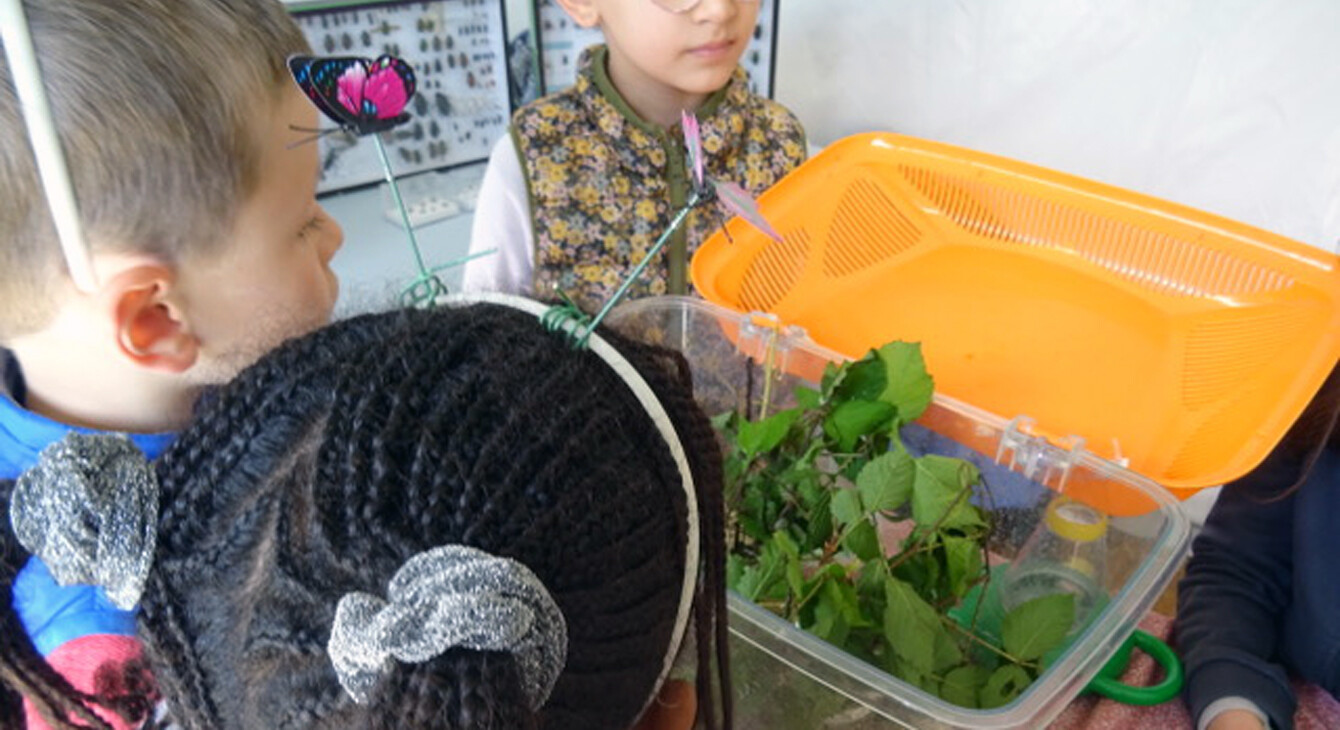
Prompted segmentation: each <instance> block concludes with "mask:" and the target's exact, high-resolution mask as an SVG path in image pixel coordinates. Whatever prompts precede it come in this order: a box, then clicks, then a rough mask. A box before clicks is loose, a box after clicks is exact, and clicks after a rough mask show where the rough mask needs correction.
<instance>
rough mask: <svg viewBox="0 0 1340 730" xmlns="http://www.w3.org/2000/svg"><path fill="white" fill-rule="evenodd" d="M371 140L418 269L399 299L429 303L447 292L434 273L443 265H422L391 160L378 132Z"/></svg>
mask: <svg viewBox="0 0 1340 730" xmlns="http://www.w3.org/2000/svg"><path fill="white" fill-rule="evenodd" d="M372 141H373V142H375V143H376V145H377V157H378V158H379V159H380V160H381V162H382V173H383V174H384V175H385V176H386V184H387V185H390V186H391V199H392V200H393V201H395V207H396V210H398V211H400V221H401V222H402V223H404V224H405V233H406V234H408V235H409V245H410V249H411V250H413V251H414V264H415V266H417V267H418V271H419V275H418V276H417V277H415V279H414V281H412V282H411V283H410V285H409V286H408V287H406V288H405V290H404V291H403V292H401V295H400V298H401V301H402V303H404V304H409V305H427V304H431V303H432V302H433V300H435V299H437V297H439V296H441V295H443V294H446V293H447V286H446V285H445V284H443V283H442V280H441V279H439V278H437V275H436V273H435V272H436V271H438V270H439V269H441V268H444V267H438V269H434V270H433V271H429V270H428V267H427V266H425V265H424V263H423V254H422V253H421V252H420V251H419V239H418V238H416V237H415V236H414V226H413V225H411V224H410V221H409V211H407V210H405V203H404V201H403V200H401V199H400V186H399V185H397V184H396V179H395V173H393V172H392V171H391V160H390V158H389V157H387V155H386V145H384V144H382V138H381V135H380V134H374V135H372ZM467 260H468V258H467ZM448 265H451V264H448Z"/></svg>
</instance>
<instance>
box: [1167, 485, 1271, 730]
mask: <svg viewBox="0 0 1340 730" xmlns="http://www.w3.org/2000/svg"><path fill="white" fill-rule="evenodd" d="M1284 471H1287V470H1284ZM1295 473H1296V472H1295ZM1272 477H1274V478H1272ZM1282 477H1284V475H1282V474H1280V473H1278V472H1273V473H1272V470H1270V469H1265V470H1261V471H1258V472H1256V473H1253V474H1252V475H1249V476H1248V477H1247V478H1245V479H1244V480H1242V481H1240V482H1237V483H1235V484H1230V485H1228V486H1226V487H1225V488H1224V489H1223V490H1222V492H1221V494H1220V495H1219V498H1218V499H1217V500H1216V502H1215V505H1214V507H1213V508H1211V510H1210V514H1209V516H1208V517H1207V518H1206V522H1205V527H1204V529H1203V530H1202V532H1201V533H1200V535H1198V536H1197V537H1196V539H1195V541H1194V542H1193V543H1192V555H1191V559H1190V560H1189V561H1188V563H1187V568H1186V577H1185V578H1183V580H1182V582H1181V583H1180V584H1179V586H1178V596H1177V620H1176V628H1175V641H1176V644H1177V647H1178V650H1179V651H1180V653H1181V655H1182V659H1183V661H1184V662H1185V665H1186V699H1187V704H1188V705H1189V706H1190V710H1191V717H1192V721H1193V722H1198V720H1199V717H1200V714H1201V712H1202V711H1203V710H1204V709H1205V707H1206V706H1207V705H1209V704H1210V703H1211V702H1213V701H1215V700H1217V699H1219V698H1221V697H1228V696H1238V697H1243V698H1245V699H1248V700H1250V701H1252V702H1253V703H1255V704H1256V706H1257V707H1259V708H1260V709H1261V711H1262V712H1264V713H1265V714H1266V715H1267V716H1268V717H1269V718H1270V721H1271V723H1272V725H1273V727H1275V728H1291V727H1292V726H1293V714H1294V708H1295V703H1296V700H1295V698H1294V694H1293V690H1292V689H1291V688H1290V686H1289V679H1288V676H1287V674H1286V672H1285V670H1284V668H1283V666H1281V664H1280V663H1279V640H1280V621H1281V618H1282V616H1283V615H1284V613H1285V610H1286V608H1287V607H1288V605H1289V601H1290V597H1291V595H1292V576H1293V568H1294V566H1293V519H1294V512H1293V510H1294V507H1295V503H1296V501H1297V495H1296V494H1295V495H1291V496H1289V497H1286V498H1283V499H1278V498H1275V499H1273V500H1272V499H1271V497H1270V496H1269V495H1270V494H1271V488H1273V493H1274V495H1276V496H1278V495H1279V494H1280V493H1281V492H1282V491H1283V490H1284V489H1286V488H1287V487H1288V486H1289V483H1290V482H1289V481H1287V480H1284V481H1282V480H1281V478H1282Z"/></svg>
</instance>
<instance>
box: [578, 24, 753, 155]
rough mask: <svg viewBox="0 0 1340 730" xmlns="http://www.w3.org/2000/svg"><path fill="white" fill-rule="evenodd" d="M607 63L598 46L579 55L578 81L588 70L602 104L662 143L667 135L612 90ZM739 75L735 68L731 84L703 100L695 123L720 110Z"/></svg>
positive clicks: (606, 53) (605, 48)
mask: <svg viewBox="0 0 1340 730" xmlns="http://www.w3.org/2000/svg"><path fill="white" fill-rule="evenodd" d="M608 61H609V46H606V45H604V44H603V43H602V44H600V45H598V46H593V47H591V48H588V49H586V50H585V51H583V52H582V57H581V58H580V59H578V61H577V76H578V78H579V79H580V78H581V77H582V76H585V75H586V74H584V73H583V71H586V70H587V69H589V74H590V79H591V83H593V84H595V88H596V90H597V91H598V92H599V93H600V96H601V97H603V98H604V99H605V101H608V102H609V103H610V105H611V106H613V107H614V109H615V110H616V111H618V112H619V114H620V115H621V116H623V118H624V119H625V120H626V121H627V122H628V123H629V124H632V125H633V126H635V127H637V128H638V129H640V130H642V131H643V132H645V133H646V134H649V135H651V136H653V137H657V138H660V139H662V141H663V142H664V141H665V139H666V138H668V137H669V134H668V131H667V130H665V129H662V128H661V126H660V125H658V124H652V123H651V122H648V121H647V120H645V119H643V118H642V117H640V116H638V113H637V112H635V111H633V108H632V107H631V106H629V105H628V101H627V100H625V99H624V98H623V94H620V93H619V90H618V89H616V88H614V82H613V81H611V80H610V74H609V67H608V65H607V64H608ZM743 75H744V72H743V71H742V70H741V69H739V68H736V69H735V73H734V74H732V76H731V81H730V82H728V83H727V84H726V85H725V86H722V87H721V88H720V89H717V90H716V91H714V92H712V93H711V94H710V95H708V97H707V98H706V99H705V100H703V103H702V106H700V107H698V109H697V110H695V111H694V114H696V115H697V116H698V117H699V119H702V118H705V117H710V116H712V115H713V114H716V112H717V108H718V107H720V106H721V102H722V100H723V99H725V98H726V94H727V93H728V92H729V91H730V90H731V87H732V86H734V85H736V84H735V82H736V79H735V77H736V76H743ZM678 128H679V125H675V126H674V127H673V129H676V130H678Z"/></svg>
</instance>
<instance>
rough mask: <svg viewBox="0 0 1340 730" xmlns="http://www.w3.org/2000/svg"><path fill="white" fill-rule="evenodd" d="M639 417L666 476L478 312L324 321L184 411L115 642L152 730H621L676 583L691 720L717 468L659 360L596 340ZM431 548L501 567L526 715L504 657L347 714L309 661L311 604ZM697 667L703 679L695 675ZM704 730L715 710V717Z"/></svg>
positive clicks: (677, 385)
mask: <svg viewBox="0 0 1340 730" xmlns="http://www.w3.org/2000/svg"><path fill="white" fill-rule="evenodd" d="M601 334H602V336H603V337H605V338H606V340H607V341H609V342H611V343H612V344H613V345H614V346H615V348H616V349H617V350H618V351H619V352H620V353H621V354H622V355H623V356H624V357H625V358H626V359H627V360H628V361H629V362H631V363H632V364H633V365H634V367H635V369H636V370H638V372H639V373H640V374H641V375H642V377H643V379H644V380H645V381H646V382H647V384H648V385H649V386H650V387H651V388H652V390H653V391H654V392H655V393H656V395H657V398H658V400H659V401H660V402H661V404H662V406H663V407H664V409H665V410H666V412H667V413H668V414H669V416H670V419H671V421H672V425H673V428H674V430H675V433H676V434H677V436H678V439H679V441H680V442H681V443H682V444H683V447H684V451H685V452H686V456H687V459H688V462H689V465H690V470H691V472H692V477H693V482H694V485H695V490H696V492H695V494H696V500H697V509H698V516H699V526H700V527H699V530H700V533H701V536H702V538H701V539H702V545H703V550H702V556H701V558H700V564H699V565H696V566H686V565H685V563H686V556H687V553H686V539H687V538H686V522H687V519H688V514H689V513H688V509H689V507H688V500H687V495H686V494H685V493H684V479H683V476H682V475H681V473H680V470H679V467H678V466H677V465H676V461H675V458H674V456H673V455H672V453H671V451H670V448H669V447H668V445H667V443H666V437H665V436H664V435H663V433H662V431H661V430H660V428H659V427H658V426H657V424H656V423H655V422H654V421H653V419H652V417H651V416H650V415H649V414H648V412H647V410H646V407H645V406H644V405H642V403H641V402H640V401H639V400H638V398H637V396H636V395H635V394H634V393H633V392H632V391H631V390H630V388H629V387H628V385H627V383H625V382H624V380H623V379H622V376H621V375H620V374H619V373H617V372H615V371H614V370H612V369H611V367H610V365H608V364H607V363H606V362H605V361H604V360H602V359H601V357H600V356H599V355H597V354H595V353H593V352H591V351H587V350H574V349H573V348H571V347H570V345H569V343H568V340H567V339H566V338H564V337H563V336H562V335H560V334H557V333H552V332H548V331H546V330H545V329H544V328H543V327H542V326H541V324H540V322H539V321H538V319H537V318H536V317H535V316H534V315H533V314H529V313H527V312H523V311H519V310H517V309H513V308H511V307H507V306H498V305H495V304H476V305H471V306H460V307H447V308H440V309H436V310H430V311H403V312H394V313H384V314H376V315H365V316H362V317H358V318H354V319H351V320H345V321H342V322H338V323H336V324H333V325H331V326H329V327H327V328H325V329H323V330H321V331H318V332H316V333H313V334H311V335H308V336H306V337H303V338H300V339H297V340H293V341H290V342H289V343H287V344H285V345H283V346H281V347H280V348H278V349H277V350H276V351H274V352H272V353H271V354H269V355H267V356H266V357H265V358H263V359H262V360H261V361H260V362H258V363H257V364H256V365H255V366H253V367H251V368H249V369H247V370H246V371H244V372H243V373H242V374H241V375H239V376H238V377H237V378H236V379H235V380H234V381H233V382H232V383H230V384H229V385H228V386H226V387H224V388H222V389H221V390H220V391H218V392H217V393H215V394H214V395H212V396H211V397H210V398H209V399H208V400H207V401H206V402H204V403H202V405H201V408H200V411H199V413H198V415H197V418H196V420H195V422H194V423H193V425H192V426H191V427H190V428H189V429H188V430H187V431H185V432H184V433H183V434H181V436H180V437H179V438H178V440H177V441H176V442H175V444H174V445H173V447H171V448H170V449H169V450H168V452H167V453H165V454H164V455H163V457H162V458H161V459H160V460H159V462H158V464H157V470H158V475H159V480H160V484H161V490H162V491H161V495H160V503H161V504H162V505H163V507H162V510H161V513H160V521H159V547H158V558H157V560H156V564H155V567H154V570H153V571H152V573H151V575H150V579H149V582H148V584H147V585H146V589H145V594H144V597H143V598H142V601H141V613H140V633H141V636H142V638H143V639H144V642H145V647H146V654H147V656H149V658H150V660H151V662H152V664H153V667H154V671H155V673H156V675H157V677H158V681H159V688H160V691H161V692H162V693H163V695H164V697H165V698H166V699H167V701H168V704H169V708H170V710H171V712H172V715H173V717H174V719H175V720H177V721H178V722H180V723H182V724H183V725H184V726H185V727H198V728H215V727H218V728H229V727H260V726H264V727H272V728H326V727H367V728H391V727H396V728H405V727H409V728H480V729H487V728H507V729H509V730H511V729H514V728H522V729H524V728H582V729H583V730H588V729H593V728H594V729H599V728H612V729H613V728H619V729H622V728H627V727H628V726H629V725H631V724H632V722H633V721H634V719H636V717H637V716H638V714H639V713H640V712H641V711H642V709H643V708H644V706H645V704H646V702H647V701H648V700H649V698H650V696H651V694H652V692H653V690H654V689H655V687H656V684H657V682H658V681H659V680H660V679H661V678H663V676H664V670H665V667H666V655H667V652H668V651H670V650H671V649H672V648H673V647H672V646H671V644H672V643H673V641H672V639H673V635H674V633H675V627H676V617H677V613H678V612H679V609H680V605H679V604H680V600H681V595H682V591H683V585H684V577H685V572H686V570H689V571H692V574H693V575H698V576H700V578H699V580H698V584H697V591H696V594H695V595H694V606H693V615H694V622H693V624H694V627H695V631H696V638H697V642H696V643H697V651H698V662H699V667H700V671H699V677H698V686H699V697H700V707H702V708H703V709H704V713H703V714H704V719H705V720H706V722H707V724H708V727H717V711H716V709H714V705H715V703H714V702H712V701H710V698H711V697H712V694H711V693H712V684H713V683H712V681H711V679H712V678H711V675H710V672H709V668H710V667H711V665H712V664H713V663H714V662H713V661H712V660H713V658H715V659H716V661H715V664H716V665H717V667H718V671H720V672H721V680H720V681H721V684H720V686H721V687H722V688H724V690H725V694H727V695H728V691H729V683H728V682H727V681H726V677H725V673H726V671H727V670H728V664H727V662H726V661H725V655H724V641H723V640H722V639H724V633H723V632H724V617H725V608H724V600H725V590H724V579H723V576H724V564H725V559H724V547H723V545H724V537H723V534H722V524H723V520H724V517H723V515H722V497H721V473H720V469H721V459H720V453H719V450H718V447H717V442H716V440H715V437H714V436H713V435H712V432H711V427H710V424H709V422H708V420H707V417H706V416H705V415H704V414H703V413H702V412H701V410H699V409H698V407H697V405H696V404H695V402H694V401H693V398H692V390H691V385H690V382H689V380H688V378H687V367H686V365H685V364H684V362H683V360H682V359H681V358H679V357H678V355H677V354H672V353H668V352H666V351H659V350H652V349H650V348H649V347H647V346H643V345H638V344H635V343H633V342H631V341H628V340H625V339H623V338H620V337H618V336H617V335H614V334H612V333H605V332H602V333H601ZM442 545H463V546H470V547H472V548H477V549H479V550H482V551H485V552H486V553H488V554H490V555H493V556H497V557H499V558H508V559H511V560H515V561H517V562H518V563H520V564H522V565H524V566H525V567H526V568H528V569H529V570H530V571H532V572H533V573H534V575H535V576H536V577H537V578H538V579H539V581H540V582H541V583H542V584H543V586H544V588H545V589H546V591H547V593H548V595H549V596H550V597H552V599H553V601H554V602H555V603H556V604H557V606H558V608H559V610H560V611H561V613H562V616H563V619H564V621H565V623H566V632H567V647H566V650H567V653H566V662H565V663H564V665H563V667H562V671H561V673H560V674H559V675H558V678H557V680H556V681H555V683H554V685H553V687H552V690H551V691H550V693H549V695H548V699H547V701H545V702H544V703H543V705H542V706H540V707H539V709H538V710H535V711H532V710H531V709H530V706H529V704H528V703H527V701H526V699H525V696H524V692H523V683H524V679H525V678H524V677H523V671H522V667H521V664H520V662H519V661H518V659H517V658H516V656H515V655H513V654H511V653H506V652H497V651H483V650H471V649H466V648H461V647H456V648H452V649H448V650H446V651H444V652H443V653H441V654H440V655H438V656H436V657H433V658H431V659H428V660H427V661H423V662H418V663H400V662H396V661H390V662H388V664H389V665H391V666H390V667H389V669H388V670H387V671H386V672H385V673H384V674H383V675H381V676H380V679H379V680H378V681H377V682H376V684H375V686H374V687H373V689H372V691H371V692H370V694H369V696H368V697H367V701H366V703H365V704H357V703H355V701H354V700H352V699H351V697H350V695H349V694H347V693H346V692H345V691H344V689H343V688H342V687H341V684H340V682H339V681H337V675H336V670H335V669H334V668H333V667H332V661H331V658H330V656H329V653H328V649H327V645H328V642H329V641H330V639H331V626H332V622H333V620H334V613H335V608H336V604H337V602H338V601H339V600H340V599H341V597H342V596H345V595H346V594H350V593H354V592H359V593H367V594H372V595H374V596H381V595H385V593H386V589H387V582H388V580H389V578H390V576H391V575H392V574H393V573H395V572H396V571H397V570H398V569H399V568H400V566H402V565H404V564H405V563H406V561H407V560H409V559H410V558H411V557H414V556H416V555H420V554H422V553H424V552H425V551H427V550H430V549H433V548H436V547H438V546H442ZM714 654H715V657H714ZM721 714H722V718H723V720H724V722H725V723H726V724H727V726H728V725H729V721H730V709H729V702H728V701H726V700H724V699H723V701H722V703H721Z"/></svg>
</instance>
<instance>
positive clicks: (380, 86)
mask: <svg viewBox="0 0 1340 730" xmlns="http://www.w3.org/2000/svg"><path fill="white" fill-rule="evenodd" d="M288 70H289V73H291V74H292V75H293V80H294V81H296V82H297V84H298V88H300V89H302V90H303V92H304V93H306V94H307V97H308V98H309V99H311V100H312V103H313V104H315V105H316V108H317V109H320V110H321V112H322V113H323V114H325V115H326V116H327V117H329V118H330V120H331V121H333V122H335V123H336V124H338V125H340V128H341V129H343V130H344V131H346V132H348V133H349V134H352V135H354V136H358V137H361V136H363V135H367V134H373V133H376V132H384V131H386V130H388V129H391V128H392V127H395V126H398V125H400V124H403V123H404V122H406V121H408V120H409V113H407V112H406V111H405V107H406V106H407V105H408V104H409V100H410V99H411V98H413V96H414V88H415V80H414V69H413V68H410V65H409V64H408V63H405V62H404V61H402V60H400V59H399V58H396V57H395V56H381V57H379V58H377V59H376V60H375V61H374V60H371V59H367V58H358V57H354V56H341V57H321V58H316V57H312V56H290V57H289V59H288Z"/></svg>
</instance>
